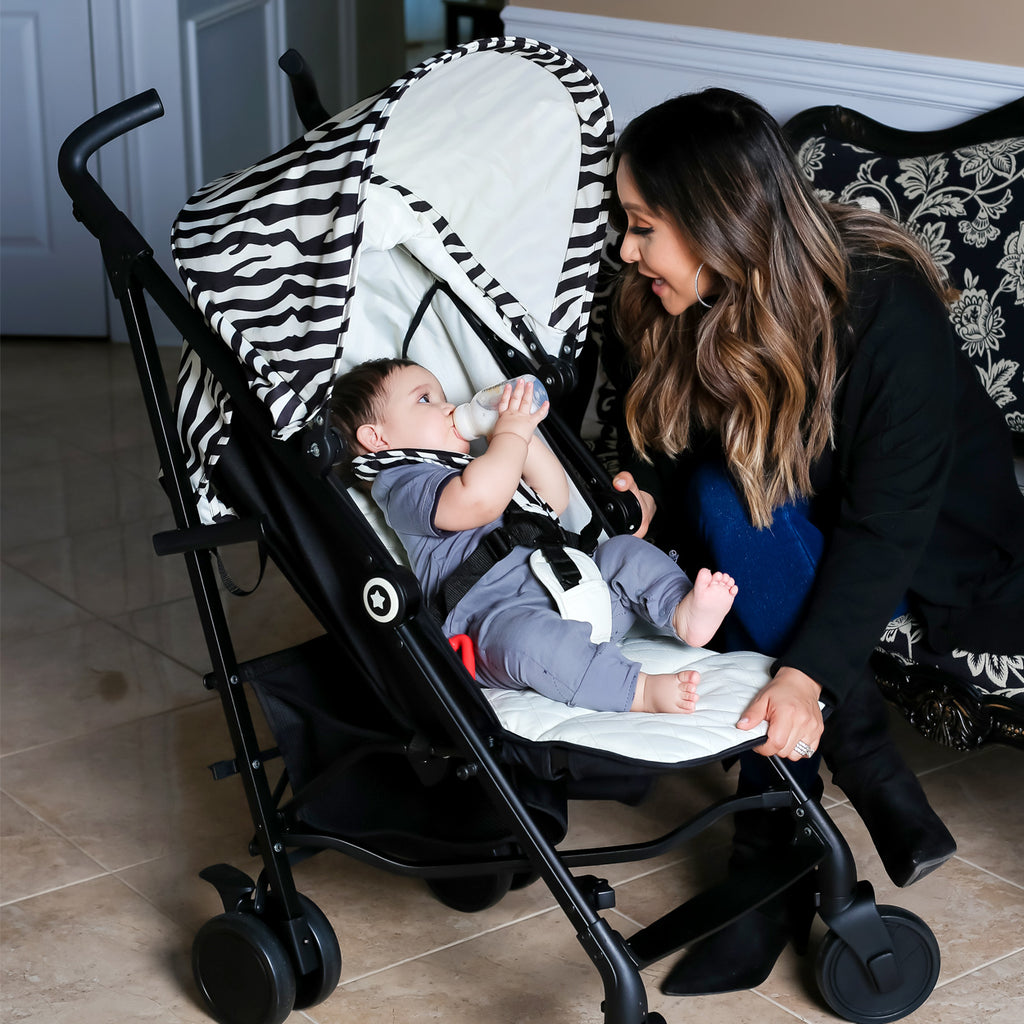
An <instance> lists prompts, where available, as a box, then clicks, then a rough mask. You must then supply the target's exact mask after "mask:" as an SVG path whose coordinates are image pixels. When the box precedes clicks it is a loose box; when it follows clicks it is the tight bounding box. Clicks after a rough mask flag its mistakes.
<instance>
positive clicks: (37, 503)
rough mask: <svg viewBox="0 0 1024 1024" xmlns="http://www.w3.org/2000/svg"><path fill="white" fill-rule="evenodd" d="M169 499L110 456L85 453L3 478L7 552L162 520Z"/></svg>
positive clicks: (157, 486)
mask: <svg viewBox="0 0 1024 1024" xmlns="http://www.w3.org/2000/svg"><path fill="white" fill-rule="evenodd" d="M167 507H168V506H167V498H166V497H165V496H164V494H163V493H162V492H161V490H160V487H159V485H158V484H157V483H156V481H155V480H154V481H146V480H142V479H140V477H139V476H137V475H136V474H134V473H130V472H128V470H126V469H121V468H119V467H118V466H116V465H115V464H114V463H113V461H111V460H110V459H108V458H102V457H98V456H95V455H88V454H80V455H77V456H73V457H71V458H62V459H61V460H59V461H58V462H49V463H44V464H42V465H35V466H29V467H27V468H25V469H21V470H18V471H16V472H6V473H4V476H3V545H4V550H5V551H10V550H12V549H14V548H18V547H24V546H25V545H27V544H35V543H37V542H39V541H45V540H53V539H54V538H60V537H69V536H74V535H76V534H79V533H86V532H88V531H90V530H97V529H102V528H104V527H108V526H111V525H113V524H116V523H134V522H135V521H137V520H139V519H145V518H148V517H151V516H159V515H162V514H164V513H165V511H166V509H167Z"/></svg>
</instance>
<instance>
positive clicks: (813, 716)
mask: <svg viewBox="0 0 1024 1024" xmlns="http://www.w3.org/2000/svg"><path fill="white" fill-rule="evenodd" d="M820 696H821V687H820V686H819V685H818V684H817V683H816V682H815V681H814V680H813V679H812V678H811V677H810V676H809V675H807V673H805V672H801V671H800V670H799V669H797V668H789V667H783V668H780V669H779V671H778V672H777V673H776V674H775V678H774V679H772V681H771V682H770V683H768V685H767V686H764V687H762V689H761V692H760V693H759V694H758V695H757V696H756V697H755V698H754V699H753V700H752V701H751V702H750V704H749V705H748V706H747V710H746V711H744V712H743V715H742V717H741V718H740V720H739V721H738V722H737V723H736V727H737V728H738V729H754V728H756V727H757V726H759V725H760V724H761V723H762V722H767V723H768V736H767V738H766V740H765V742H764V743H763V744H762V745H761V746H760V747H755V748H754V749H755V751H756V752H757V753H758V754H764V755H765V756H767V755H769V754H778V755H779V756H780V757H785V758H788V759H789V760H790V761H799V760H800V759H801V755H800V754H796V753H794V752H793V748H794V747H795V746H796V745H797V744H798V743H799V742H800V741H801V740H802V741H803V742H804V743H806V744H807V745H808V746H809V747H811V748H812V749H813V750H817V749H818V741H819V740H820V739H821V733H822V730H823V729H824V728H825V723H824V720H823V719H822V717H821V709H820V708H819V707H818V698H819V697H820Z"/></svg>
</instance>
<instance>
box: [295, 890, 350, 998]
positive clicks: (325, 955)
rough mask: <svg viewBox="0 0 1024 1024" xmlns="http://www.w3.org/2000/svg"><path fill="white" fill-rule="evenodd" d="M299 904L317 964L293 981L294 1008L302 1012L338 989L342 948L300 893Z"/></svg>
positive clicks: (316, 909)
mask: <svg viewBox="0 0 1024 1024" xmlns="http://www.w3.org/2000/svg"><path fill="white" fill-rule="evenodd" d="M299 903H300V904H301V905H302V912H303V913H304V914H305V915H306V922H307V924H308V925H309V930H310V931H311V932H312V933H313V942H314V944H315V945H316V953H317V959H318V964H317V966H316V968H315V969H314V970H313V971H311V972H310V973H309V974H303V975H302V976H301V977H299V978H297V979H296V982H295V985H296V992H295V1009H296V1010H305V1009H307V1008H309V1007H310V1006H316V1005H317V1004H318V1003H322V1002H323V1001H324V1000H325V999H326V998H327V997H328V996H329V995H330V994H331V993H332V992H333V991H334V990H335V989H336V988H337V987H338V981H339V980H340V978H341V948H340V947H339V946H338V937H337V936H336V935H335V934H334V929H333V928H332V927H331V923H330V921H328V920H327V917H326V916H325V915H324V912H323V911H322V910H321V909H320V908H319V907H318V906H317V905H316V904H315V903H314V902H313V901H312V900H311V899H310V898H309V897H308V896H303V895H302V893H301V892H300V893H299Z"/></svg>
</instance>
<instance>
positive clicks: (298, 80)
mask: <svg viewBox="0 0 1024 1024" xmlns="http://www.w3.org/2000/svg"><path fill="white" fill-rule="evenodd" d="M277 66H278V67H279V68H280V69H281V70H282V71H283V72H284V73H285V74H286V75H287V76H288V81H289V83H290V84H291V87H292V100H293V101H294V103H295V112H296V113H297V114H298V115H299V120H300V121H301V122H302V127H303V128H304V129H305V130H306V131H307V132H308V131H311V130H312V129H313V128H316V127H317V125H321V124H323V123H324V121H326V120H327V119H328V117H330V114H328V113H327V111H326V110H325V109H324V105H323V103H321V102H320V94H319V92H318V91H317V87H316V80H315V79H314V78H313V72H312V71H311V70H310V68H309V65H308V64H307V63H306V61H305V59H304V58H303V56H302V54H301V53H299V51H298V50H296V49H294V48H293V49H290V50H285V52H284V53H282V54H281V56H280V58H279V59H278V62H277Z"/></svg>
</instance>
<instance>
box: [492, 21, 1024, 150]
mask: <svg viewBox="0 0 1024 1024" xmlns="http://www.w3.org/2000/svg"><path fill="white" fill-rule="evenodd" d="M502 18H503V20H504V24H505V31H506V32H507V33H508V34H509V35H516V36H526V37H528V38H531V39H540V40H543V41H544V42H547V43H552V44H554V45H555V46H559V47H561V48H562V49H564V50H567V51H568V52H569V53H571V54H572V55H573V56H574V57H576V58H577V59H579V60H581V61H582V62H583V63H584V64H586V65H587V66H588V67H589V68H590V69H591V70H592V71H593V72H594V74H595V75H597V77H598V79H599V81H600V82H601V84H602V85H603V86H604V88H605V91H606V92H607V93H608V98H609V99H610V101H611V105H612V111H613V112H614V114H615V121H616V124H617V125H619V126H620V127H621V126H622V125H624V124H626V122H627V121H629V120H630V119H631V118H632V117H633V116H634V115H635V114H637V113H639V112H640V111H641V110H646V109H647V108H648V107H650V106H652V105H653V104H655V103H659V102H661V101H662V100H664V99H667V98H669V97H670V96H675V95H678V94H679V93H683V92H691V91H693V90H695V89H701V88H704V87H706V86H711V85H714V86H724V87H726V88H730V89H735V90H736V91H738V92H742V93H746V94H747V95H749V96H753V97H754V98H755V99H757V100H758V101H759V102H761V103H763V104H764V105H765V106H766V107H767V108H768V109H769V110H770V111H771V112H772V114H774V116H775V117H776V118H778V119H779V120H780V121H785V120H787V119H788V118H789V117H791V116H792V115H793V114H795V113H796V112H797V111H799V110H803V109H805V108H806V107H812V106H818V105H819V104H833V103H838V104H842V105H843V106H847V107H852V108H854V109H855V110H859V111H861V113H864V114H867V115H868V116H869V117H873V118H875V119H876V120H878V121H882V122H884V123H886V124H891V125H894V126H898V127H901V128H907V129H911V130H918V131H923V130H928V129H933V128H944V127H947V126H949V125H952V124H956V123H958V122H960V121H963V120H965V119H967V118H968V117H971V116H973V115H974V114H978V113H981V112H982V111H985V110H991V109H992V108H994V107H997V106H1000V105H1001V104H1003V103H1006V102H1007V101H1009V100H1012V99H1015V98H1016V97H1018V96H1021V95H1022V94H1024V68H1021V67H1010V66H1006V65H1003V64H983V63H980V62H977V61H965V60H952V59H948V58H944V57H928V56H923V55H920V54H913V53H898V52H895V51H892V50H875V49H870V48H867V47H861V46H843V45H840V44H836V43H818V42H809V41H806V40H800V39H781V38H776V37H774V36H755V35H747V34H745V33H742V32H725V31H720V30H717V29H706V28H696V27H692V26H687V25H666V24H662V23H659V22H650V21H632V20H628V19H625V18H606V17H598V16H596V15H591V14H567V13H564V12H560V11H543V10H534V9H532V8H523V7H516V6H514V5H513V6H509V7H506V8H504V10H503V11H502Z"/></svg>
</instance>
